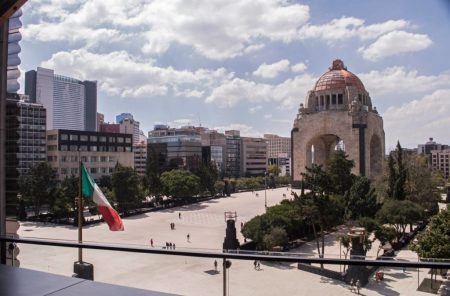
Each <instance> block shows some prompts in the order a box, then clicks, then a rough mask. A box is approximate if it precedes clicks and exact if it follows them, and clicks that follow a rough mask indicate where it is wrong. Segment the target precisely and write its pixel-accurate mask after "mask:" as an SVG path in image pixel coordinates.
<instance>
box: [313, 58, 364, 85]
mask: <svg viewBox="0 0 450 296" xmlns="http://www.w3.org/2000/svg"><path fill="white" fill-rule="evenodd" d="M347 86H353V87H356V89H358V90H360V91H364V92H365V91H366V89H365V88H364V84H363V83H362V82H361V80H360V79H359V78H358V76H356V75H355V74H353V73H352V72H350V71H347V68H346V67H345V66H344V62H342V61H341V60H334V61H333V64H332V66H331V68H329V71H328V72H326V73H325V74H323V75H322V76H321V77H320V78H319V80H317V82H316V85H315V86H314V91H323V90H337V89H345V88H346V87H347Z"/></svg>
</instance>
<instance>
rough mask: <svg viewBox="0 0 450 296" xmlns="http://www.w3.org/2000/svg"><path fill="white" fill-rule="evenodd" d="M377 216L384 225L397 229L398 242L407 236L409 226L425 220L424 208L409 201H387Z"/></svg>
mask: <svg viewBox="0 0 450 296" xmlns="http://www.w3.org/2000/svg"><path fill="white" fill-rule="evenodd" d="M376 216H377V219H378V220H379V221H380V222H381V223H382V224H390V225H392V226H393V227H394V228H395V231H396V234H397V235H396V236H397V241H398V240H399V239H400V237H402V236H403V235H404V234H405V230H406V226H407V225H408V224H412V223H415V222H417V221H420V220H421V219H422V218H423V208H422V207H420V206H419V205H417V204H415V203H413V202H411V201H409V200H401V201H398V200H387V201H386V202H385V203H384V204H383V206H382V207H381V209H380V210H379V211H378V213H377V215H376Z"/></svg>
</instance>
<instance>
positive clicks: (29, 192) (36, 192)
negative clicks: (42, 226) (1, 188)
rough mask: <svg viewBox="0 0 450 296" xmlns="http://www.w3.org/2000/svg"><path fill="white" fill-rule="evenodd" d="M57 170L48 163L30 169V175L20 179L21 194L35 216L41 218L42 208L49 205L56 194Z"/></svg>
mask: <svg viewBox="0 0 450 296" xmlns="http://www.w3.org/2000/svg"><path fill="white" fill-rule="evenodd" d="M57 183H58V181H57V174H56V170H54V169H53V168H52V167H50V166H49V165H48V164H47V163H46V162H41V163H39V164H37V165H35V166H32V167H31V168H30V171H29V174H28V175H24V176H22V177H21V178H20V179H19V192H20V194H21V195H22V199H23V200H24V201H25V204H26V205H31V206H33V209H34V215H35V216H39V213H40V211H41V207H42V205H44V204H49V203H50V201H51V200H52V199H54V197H53V195H54V194H56V186H57Z"/></svg>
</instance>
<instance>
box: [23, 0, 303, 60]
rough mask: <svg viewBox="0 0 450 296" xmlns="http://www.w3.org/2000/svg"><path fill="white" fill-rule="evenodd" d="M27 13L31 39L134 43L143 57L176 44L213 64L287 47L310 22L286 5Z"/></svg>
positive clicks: (138, 3)
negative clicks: (274, 45)
mask: <svg viewBox="0 0 450 296" xmlns="http://www.w3.org/2000/svg"><path fill="white" fill-rule="evenodd" d="M53 6H54V10H53V11H52V8H53ZM199 6H201V7H199ZM200 8H201V9H200ZM28 9H29V10H30V11H34V12H33V13H34V14H36V16H37V17H36V20H37V23H34V24H30V25H28V26H26V28H25V30H24V32H25V35H26V38H29V39H36V40H40V41H54V40H61V41H69V42H84V43H85V44H86V46H93V45H94V44H95V43H94V41H95V40H96V39H97V38H96V37H98V41H97V42H98V43H97V44H96V46H99V43H101V42H106V43H109V42H107V41H108V39H113V40H114V39H120V40H122V39H124V38H131V37H133V42H134V43H139V45H137V44H136V46H141V45H142V48H141V49H142V51H143V52H144V53H148V54H152V55H153V54H156V55H159V54H162V53H164V52H166V51H167V50H168V49H169V47H170V46H171V44H173V43H178V44H182V45H187V46H190V47H192V48H194V49H195V51H197V52H198V53H200V54H201V55H203V56H205V57H208V58H210V59H217V60H222V59H227V58H233V57H236V56H239V55H242V54H244V53H245V52H251V51H254V50H258V49H261V48H262V47H263V46H264V45H263V44H262V42H261V39H266V40H271V41H282V42H291V41H292V40H294V39H295V37H296V34H297V29H298V28H299V27H300V26H301V25H303V24H305V23H306V21H307V20H308V19H309V7H308V6H306V5H300V4H292V3H288V2H287V1H284V0H240V1H234V2H233V3H232V4H230V2H229V1H227V0H216V1H206V2H202V3H201V4H199V3H198V1H195V0H192V1H189V0H175V1H165V0H155V1H151V2H149V1H146V0H130V1H125V2H124V1H120V0H108V1H106V2H105V1H98V0H87V1H81V0H79V1H70V0H65V1H63V2H62V3H58V1H55V0H43V1H40V2H39V3H34V4H32V5H31V6H30V7H29V8H28ZM52 12H53V13H52ZM55 12H56V13H55ZM103 35H106V36H105V37H103ZM136 40H137V41H136ZM132 44H133V43H132ZM133 45H134V44H133Z"/></svg>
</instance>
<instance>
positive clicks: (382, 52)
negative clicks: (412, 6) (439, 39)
mask: <svg viewBox="0 0 450 296" xmlns="http://www.w3.org/2000/svg"><path fill="white" fill-rule="evenodd" d="M432 43H433V42H432V41H431V39H430V38H429V37H428V36H427V35H424V34H413V33H408V32H405V31H392V32H389V33H387V34H385V35H383V36H381V37H379V38H378V39H377V40H376V41H375V42H374V43H372V44H370V45H369V46H367V47H361V48H360V49H358V51H359V52H360V53H361V54H362V56H363V58H365V59H367V60H370V61H377V60H379V59H381V58H384V57H388V56H393V55H398V54H402V53H407V52H416V51H420V50H423V49H425V48H427V47H429V46H430V45H431V44H432Z"/></svg>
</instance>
